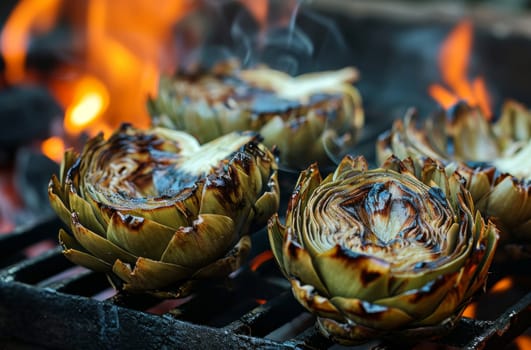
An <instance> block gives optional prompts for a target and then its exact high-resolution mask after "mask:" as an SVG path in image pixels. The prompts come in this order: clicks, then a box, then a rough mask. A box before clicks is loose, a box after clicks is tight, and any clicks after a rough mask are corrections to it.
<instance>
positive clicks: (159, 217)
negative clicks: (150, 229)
mask: <svg viewBox="0 0 531 350" xmlns="http://www.w3.org/2000/svg"><path fill="white" fill-rule="evenodd" d="M185 201H186V200H185ZM182 206H183V204H181V203H179V204H172V205H169V206H160V207H157V208H153V209H142V210H131V211H123V212H124V214H125V213H127V214H131V215H133V216H139V217H144V218H146V219H147V220H149V221H151V222H158V223H160V224H161V225H163V226H165V227H169V228H172V229H173V230H174V231H175V230H176V229H178V228H179V227H181V226H188V225H189V224H190V220H189V219H188V217H189V215H187V213H186V212H183V209H182V208H181V207H182ZM113 216H114V215H113ZM111 222H112V220H111Z"/></svg>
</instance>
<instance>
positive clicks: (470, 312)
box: [463, 303, 478, 318]
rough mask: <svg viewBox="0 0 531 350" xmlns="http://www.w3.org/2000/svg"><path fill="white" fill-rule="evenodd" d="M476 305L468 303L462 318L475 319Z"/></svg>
mask: <svg viewBox="0 0 531 350" xmlns="http://www.w3.org/2000/svg"><path fill="white" fill-rule="evenodd" d="M477 310H478V303H470V304H468V306H467V307H466V308H465V311H463V317H468V318H476V315H477Z"/></svg>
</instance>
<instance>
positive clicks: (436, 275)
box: [268, 156, 498, 344]
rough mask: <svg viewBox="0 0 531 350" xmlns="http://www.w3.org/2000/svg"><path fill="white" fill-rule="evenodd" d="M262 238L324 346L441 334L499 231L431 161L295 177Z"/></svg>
mask: <svg viewBox="0 0 531 350" xmlns="http://www.w3.org/2000/svg"><path fill="white" fill-rule="evenodd" d="M285 221H286V222H285V224H282V223H281V221H280V220H279V218H278V216H274V217H272V218H271V219H270V221H269V225H268V233H269V240H270V243H271V246H272V250H273V254H274V256H275V259H276V261H277V263H278V265H279V266H280V269H281V271H282V272H283V274H284V275H285V276H286V278H287V279H288V280H289V281H290V283H291V286H292V291H293V294H294V296H295V298H296V299H297V300H298V301H299V302H300V303H301V304H302V305H303V306H304V307H305V308H306V309H308V310H309V311H310V312H312V313H314V314H316V315H317V316H318V318H317V322H318V326H319V329H320V330H321V331H322V332H323V333H324V334H325V335H326V336H328V337H330V338H331V339H332V340H335V341H337V342H339V343H342V344H355V343H359V342H363V341H367V340H370V339H373V338H387V339H392V340H394V341H397V340H399V339H403V338H406V337H412V338H416V337H434V336H440V335H442V334H444V333H445V332H447V331H449V330H451V329H452V327H453V326H454V325H455V324H456V321H457V320H458V319H459V318H460V316H461V313H462V311H463V310H464V308H465V306H466V305H467V304H468V302H469V301H470V300H471V298H472V296H473V295H474V294H476V292H478V291H479V290H481V288H482V287H483V286H484V284H485V281H486V278H487V272H488V269H489V266H490V264H491V262H492V258H493V256H494V252H495V249H496V246H497V242H498V230H497V228H496V226H495V225H494V224H493V223H491V222H488V223H485V222H484V220H483V218H482V217H481V215H480V214H479V212H477V211H476V210H475V209H474V205H473V202H472V199H471V197H470V194H469V192H468V191H467V190H466V189H465V188H464V186H463V185H462V178H461V177H460V176H459V175H458V174H457V173H453V174H451V175H447V174H446V172H445V169H444V168H443V167H441V166H440V165H438V164H437V163H436V162H434V161H426V162H425V163H424V164H421V163H418V162H414V161H413V160H412V159H411V158H408V159H406V160H404V161H400V160H399V159H398V158H396V157H390V158H389V159H388V160H387V161H386V162H385V163H384V164H383V166H382V167H381V168H378V169H372V170H369V169H368V164H367V161H366V160H365V159H364V158H363V157H357V158H352V157H350V156H347V157H345V158H344V159H343V160H342V161H341V163H340V164H339V166H338V167H337V169H336V170H335V172H333V173H332V174H330V175H328V176H327V177H326V178H324V179H323V178H322V177H321V175H320V172H319V169H318V167H317V165H316V164H313V165H311V166H310V167H309V168H308V169H307V170H305V171H303V172H302V173H301V174H300V176H299V179H298V181H297V184H296V186H295V190H294V191H293V194H292V196H291V200H290V203H289V205H288V210H287V212H286V219H285Z"/></svg>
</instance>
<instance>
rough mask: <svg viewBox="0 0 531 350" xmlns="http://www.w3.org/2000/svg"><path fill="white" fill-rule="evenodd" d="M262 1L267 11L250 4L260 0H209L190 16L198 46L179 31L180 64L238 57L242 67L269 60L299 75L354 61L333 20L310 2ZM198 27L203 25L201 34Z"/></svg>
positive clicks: (192, 64) (278, 67)
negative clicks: (253, 9) (311, 5)
mask: <svg viewBox="0 0 531 350" xmlns="http://www.w3.org/2000/svg"><path fill="white" fill-rule="evenodd" d="M260 1H265V2H266V4H264V3H260V5H261V6H265V9H267V11H265V12H264V13H261V12H260V13H259V11H252V9H251V6H256V5H257V4H258V3H259V1H258V0H252V1H244V0H241V1H224V2H223V1H222V2H219V1H209V2H207V6H206V7H205V8H203V9H202V10H201V13H199V14H197V16H194V17H195V18H194V19H192V20H190V21H189V25H190V27H193V28H194V30H195V33H196V36H195V38H194V39H195V40H197V41H198V42H196V43H195V48H192V49H191V48H190V42H189V37H184V36H182V35H181V36H179V35H178V39H177V40H178V45H179V46H180V47H181V49H180V50H179V51H180V53H181V59H180V63H181V66H182V67H183V68H190V67H193V66H195V65H196V64H197V63H198V62H200V63H201V64H202V65H206V66H210V65H212V64H214V63H216V62H219V61H220V60H224V59H228V58H237V59H238V60H239V61H240V63H241V65H242V66H243V67H244V68H249V67H253V66H256V65H258V64H265V65H267V66H269V67H271V68H274V69H277V70H280V71H284V72H286V73H288V74H290V75H297V74H301V73H304V72H308V71H315V70H324V69H337V68H340V67H344V66H345V65H349V64H350V62H349V61H348V58H349V57H351V55H350V52H349V49H348V47H347V45H346V43H345V41H344V39H343V37H342V35H341V32H340V30H339V29H338V27H337V26H336V24H335V23H334V21H333V20H331V19H328V18H326V17H325V16H322V15H320V14H316V13H314V12H313V11H311V10H310V9H308V6H307V5H306V4H307V1H305V0H288V1H282V0H260ZM242 3H243V4H246V3H247V6H248V7H245V6H243V5H242ZM255 12H256V13H255ZM257 13H259V14H257ZM262 15H263V16H264V18H257V17H258V16H262ZM192 22H195V23H194V24H192ZM198 23H199V24H198ZM198 26H199V27H202V29H201V31H200V35H197V29H198ZM179 32H180V33H182V32H183V28H182V26H181V27H180V28H179V30H178V31H177V33H179ZM184 32H186V31H184ZM193 45H194V44H192V46H193Z"/></svg>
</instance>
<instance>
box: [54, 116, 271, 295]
mask: <svg viewBox="0 0 531 350" xmlns="http://www.w3.org/2000/svg"><path fill="white" fill-rule="evenodd" d="M276 171H277V164H276V160H275V157H274V155H273V154H272V153H271V152H270V151H269V150H268V149H267V148H266V147H265V146H263V145H262V144H261V143H260V138H259V136H258V135H256V134H254V133H252V132H245V133H236V132H235V133H231V134H227V135H225V136H223V137H220V138H219V139H216V140H213V141H211V142H209V143H207V144H204V145H202V146H201V145H200V144H199V143H198V142H197V140H195V139H194V138H193V137H192V136H190V135H189V134H186V133H184V132H180V131H175V130H167V129H164V128H153V129H149V130H139V129H135V128H133V127H132V126H130V125H123V126H122V127H121V128H120V129H118V130H117V131H116V132H115V133H114V134H112V135H111V136H110V138H109V139H107V140H106V139H104V138H103V136H101V135H99V136H97V137H95V138H92V139H90V140H89V141H88V142H87V144H86V145H85V147H84V149H83V150H82V152H81V153H80V154H76V153H74V152H73V151H67V152H66V154H65V157H64V161H63V164H62V168H61V174H60V177H59V178H58V177H57V176H55V175H54V176H52V179H51V180H50V184H49V188H48V193H49V198H50V202H51V205H52V208H54V210H55V211H56V212H57V214H58V216H59V217H60V218H61V219H62V220H63V221H64V222H65V224H66V225H67V226H68V227H69V228H70V231H71V234H68V233H66V232H65V231H61V232H60V233H59V240H60V242H61V245H62V246H63V247H64V254H65V256H66V257H67V258H69V259H70V260H72V261H73V262H74V263H77V264H80V265H83V266H85V267H88V268H90V269H94V270H97V271H103V272H105V273H107V274H108V275H109V278H110V280H111V281H113V284H115V285H116V286H118V287H119V288H121V289H123V290H128V291H132V292H147V293H151V294H153V295H156V296H163V297H166V296H176V295H179V296H182V293H183V291H185V290H186V291H191V290H192V289H191V286H192V285H193V283H191V282H192V281H193V280H196V279H205V278H223V277H226V276H227V275H228V274H230V273H231V272H232V271H234V270H235V269H237V268H238V267H239V266H240V264H241V263H242V262H243V261H244V259H245V256H246V254H247V253H248V251H249V247H250V240H249V238H248V234H249V233H250V231H249V230H250V229H251V228H253V229H258V228H260V227H262V226H264V225H265V224H266V221H267V219H269V217H271V215H273V214H274V213H275V212H276V211H277V209H278V204H279V187H278V181H277V174H276ZM114 282H116V283H114Z"/></svg>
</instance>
